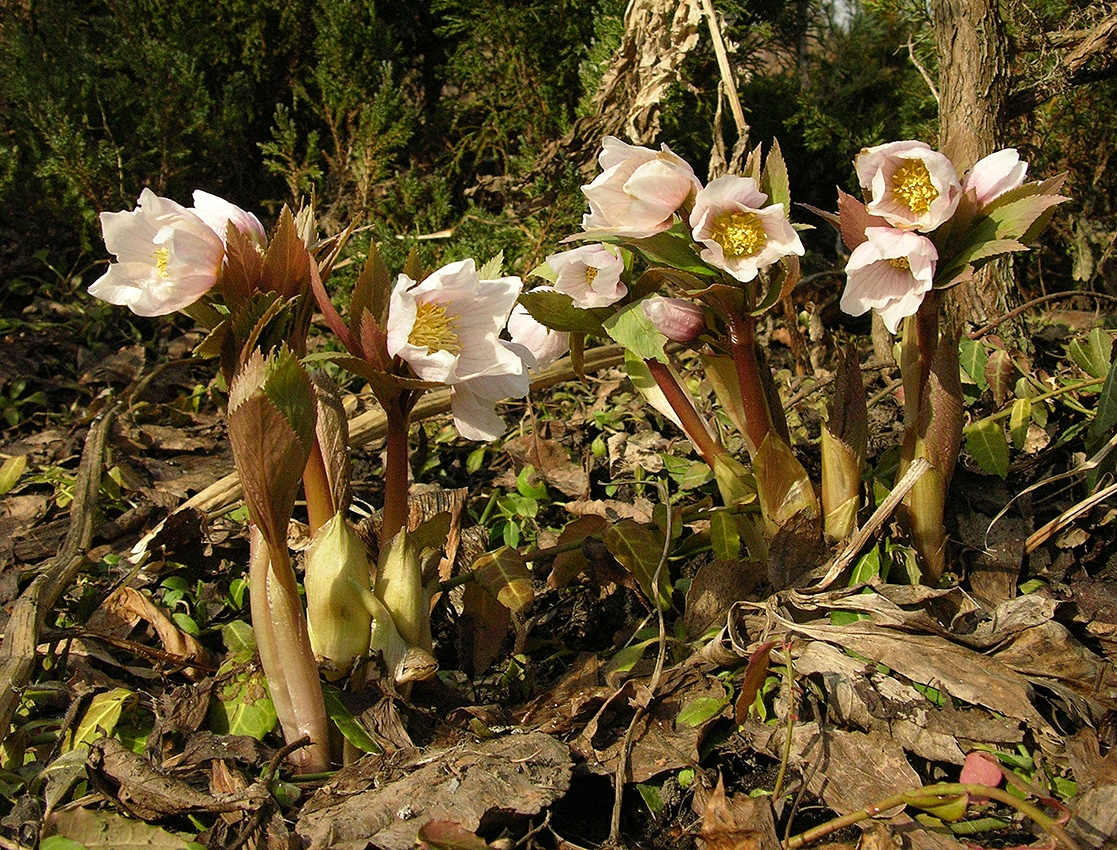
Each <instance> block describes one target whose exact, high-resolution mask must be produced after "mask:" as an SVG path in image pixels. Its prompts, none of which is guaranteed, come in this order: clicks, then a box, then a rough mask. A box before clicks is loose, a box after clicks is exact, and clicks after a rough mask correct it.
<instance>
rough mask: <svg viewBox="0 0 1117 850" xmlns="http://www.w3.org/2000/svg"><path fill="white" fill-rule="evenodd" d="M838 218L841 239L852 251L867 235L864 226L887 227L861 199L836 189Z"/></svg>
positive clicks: (886, 223)
mask: <svg viewBox="0 0 1117 850" xmlns="http://www.w3.org/2000/svg"><path fill="white" fill-rule="evenodd" d="M838 218H839V221H840V222H841V231H842V241H843V242H844V243H845V246H846V247H847V248H848V249H849V250H850V251H852V250H853V249H854V248H856V247H857V246H858V245H860V244H861V243H862V242H864V241H865V240H866V239H867V238H868V237H867V236H865V228H866V227H888V222H887V221H885V220H884V219H883V218H881V217H880V216H877V215H872V214H871V213H870V212H869V210H868V209H867V208H866V207H865V205H864V204H863V203H861V201H859V200H857V198H855V197H853V195H848V194H846V193H845V192H843V191H842V190H841V189H839V190H838Z"/></svg>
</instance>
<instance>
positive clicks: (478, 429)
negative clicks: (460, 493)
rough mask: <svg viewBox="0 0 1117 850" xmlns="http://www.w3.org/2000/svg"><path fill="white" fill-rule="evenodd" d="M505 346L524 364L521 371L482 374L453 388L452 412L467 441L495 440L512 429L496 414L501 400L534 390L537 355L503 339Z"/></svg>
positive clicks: (451, 396)
mask: <svg viewBox="0 0 1117 850" xmlns="http://www.w3.org/2000/svg"><path fill="white" fill-rule="evenodd" d="M500 344H501V347H502V348H503V349H504V350H505V351H506V352H507V353H509V354H511V355H512V356H513V357H515V358H516V361H517V362H518V363H519V364H520V371H518V372H516V373H514V374H507V375H481V376H479V377H476V378H470V379H468V380H466V381H462V382H461V383H458V384H454V385H453V386H452V387H451V388H450V411H451V412H452V413H453V414H454V427H456V428H457V429H458V433H459V434H460V435H461V436H462V437H464V438H465V439H467V440H479V441H482V442H491V441H492V440H496V439H498V438H499V437H501V436H503V434H504V432H505V431H507V430H508V426H507V425H506V424H505V423H504V420H503V419H501V418H500V417H499V416H498V415H497V413H496V405H497V402H499V401H502V400H503V399H506V398H523V397H524V396H526V395H527V394H528V390H529V389H531V378H530V376H529V375H528V367H529V366H532V365H534V363H535V358H534V357H533V356H532V354H531V352H529V351H528V350H527V349H526V348H524V347H523V346H522V345H517V344H516V343H514V342H506V341H504V340H501V342H500Z"/></svg>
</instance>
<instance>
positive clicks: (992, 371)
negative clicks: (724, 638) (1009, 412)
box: [985, 348, 1016, 407]
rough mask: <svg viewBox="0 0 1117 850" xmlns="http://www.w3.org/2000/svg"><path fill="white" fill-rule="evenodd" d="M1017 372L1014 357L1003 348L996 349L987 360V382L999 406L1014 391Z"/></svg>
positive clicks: (994, 400)
mask: <svg viewBox="0 0 1117 850" xmlns="http://www.w3.org/2000/svg"><path fill="white" fill-rule="evenodd" d="M1015 373H1016V367H1015V366H1014V365H1013V362H1012V358H1011V357H1010V356H1009V353H1008V352H1007V351H1005V350H1004V349H1003V348H998V349H995V350H994V351H993V353H992V354H990V355H989V359H988V360H987V361H986V362H985V382H986V383H987V384H988V385H989V389H990V390H991V391H992V393H993V402H994V403H995V404H996V405H997V407H1002V406H1003V405H1004V403H1005V401H1007V399H1008V396H1009V393H1011V392H1012V384H1013V381H1012V376H1013V375H1014V374H1015Z"/></svg>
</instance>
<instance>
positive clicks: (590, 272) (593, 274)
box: [586, 266, 598, 283]
mask: <svg viewBox="0 0 1117 850" xmlns="http://www.w3.org/2000/svg"><path fill="white" fill-rule="evenodd" d="M597 272H598V269H595V268H594V267H593V266H586V283H593V282H594V280H595V279H596V278H597Z"/></svg>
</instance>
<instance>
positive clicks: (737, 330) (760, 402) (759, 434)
mask: <svg viewBox="0 0 1117 850" xmlns="http://www.w3.org/2000/svg"><path fill="white" fill-rule="evenodd" d="M729 348H730V351H731V352H732V354H733V363H734V365H735V366H736V367H737V383H738V384H739V385H740V388H741V407H742V409H743V410H744V414H745V426H746V428H747V430H748V433H747V434H745V438H746V440H747V441H748V443H749V453H750V454H751V455H752V456H753V457H755V456H756V452H757V450H758V449H759V448H760V446H761V445H763V443H764V438H765V437H767V436H768V434H769V432H771V431H772V428H773V425H772V412H771V410H769V409H768V397H767V395H766V394H765V392H764V384H763V382H762V381H761V379H760V363H759V361H758V360H757V358H756V319H755V317H753V316H751V315H749V314H748V313H745V312H743V311H741V312H738V311H736V310H734V311H732V312H730V313H729Z"/></svg>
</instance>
